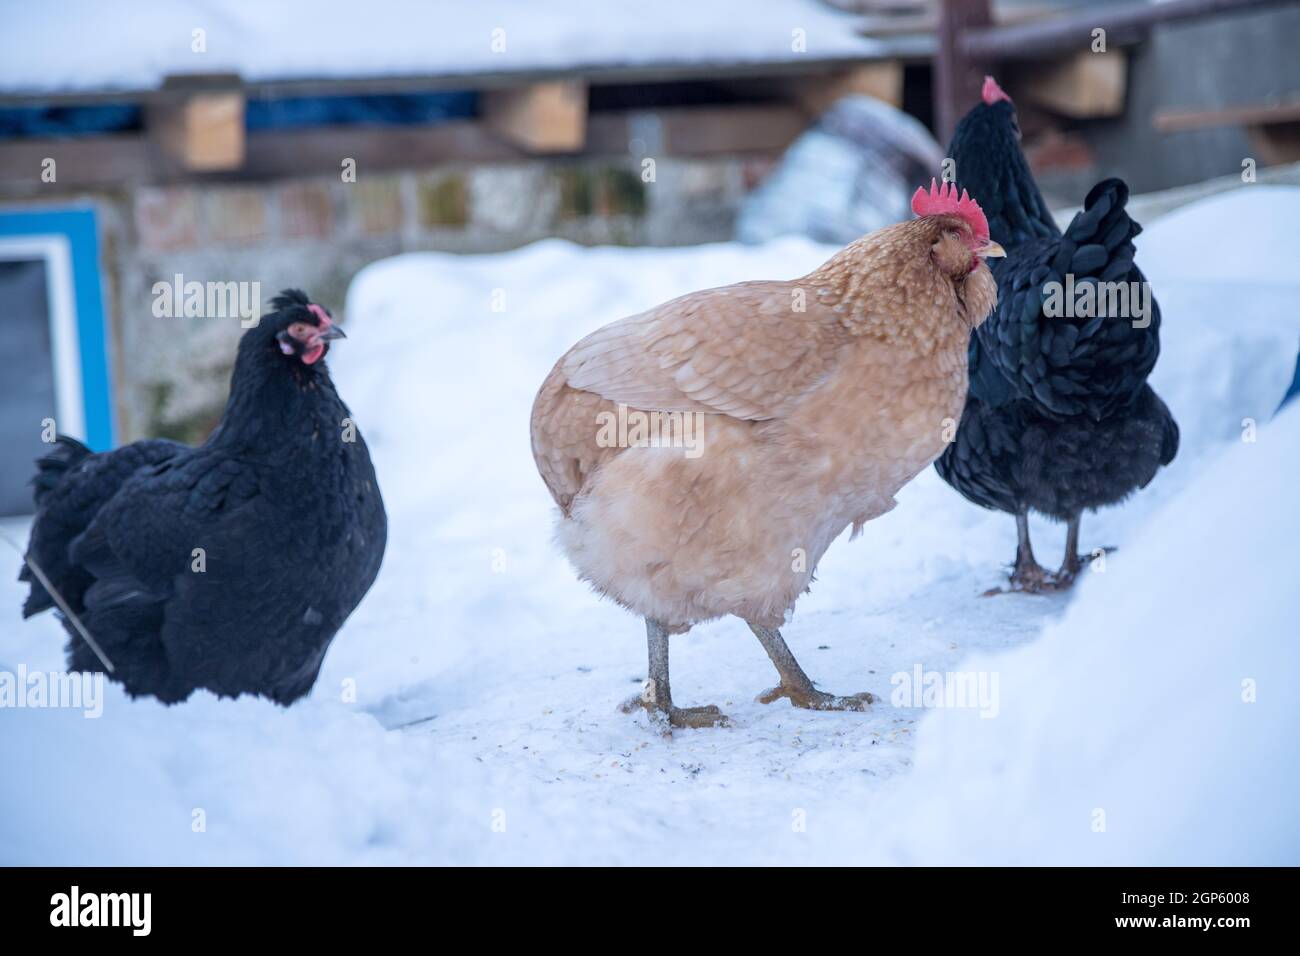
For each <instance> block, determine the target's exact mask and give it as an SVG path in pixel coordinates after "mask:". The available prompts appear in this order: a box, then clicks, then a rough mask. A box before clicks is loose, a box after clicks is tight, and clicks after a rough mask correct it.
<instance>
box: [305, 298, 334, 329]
mask: <svg viewBox="0 0 1300 956" xmlns="http://www.w3.org/2000/svg"><path fill="white" fill-rule="evenodd" d="M307 311H308V312H310V313H311V314H312V315H314V316H316V320H317V321H318V322H320V324H321V325H330V324H332V323H333V319H331V318H330V317H329V316H328V315H326V314H325V310H324V309H322V308H321V307H320V306H319V305H317V304H316V303H315V302H313V303H311V305H309V306H307Z"/></svg>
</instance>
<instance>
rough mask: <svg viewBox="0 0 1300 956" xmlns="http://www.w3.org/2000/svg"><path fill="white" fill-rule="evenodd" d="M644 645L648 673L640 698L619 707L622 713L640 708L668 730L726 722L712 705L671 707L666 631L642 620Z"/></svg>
mask: <svg viewBox="0 0 1300 956" xmlns="http://www.w3.org/2000/svg"><path fill="white" fill-rule="evenodd" d="M645 633H646V646H647V648H648V650H649V674H648V676H647V677H646V682H645V687H644V688H643V689H642V691H641V694H640V696H637V697H633V698H632V699H631V700H629V701H627V702H626V703H625V704H623V712H624V713H631V712H632V711H634V710H636V709H637V708H644V709H645V710H647V711H649V712H650V715H651V716H652V717H655V718H658V719H659V720H662V721H666V722H667V723H668V725H669V726H670V727H716V726H719V725H722V724H726V723H727V715H726V714H724V713H722V711H720V710H718V708H716V707H713V706H708V707H674V706H673V692H672V687H671V686H670V685H669V683H668V629H667V628H665V627H664V626H663V625H662V624H660V623H659V622H658V621H652V620H650V618H646V622H645Z"/></svg>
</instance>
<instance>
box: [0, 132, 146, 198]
mask: <svg viewBox="0 0 1300 956" xmlns="http://www.w3.org/2000/svg"><path fill="white" fill-rule="evenodd" d="M47 158H48V159H53V160H54V162H55V175H56V178H55V181H54V182H53V183H44V182H42V180H41V168H42V167H41V164H42V163H43V162H44V161H45V160H46V159H47ZM153 171H154V157H153V148H152V145H151V144H150V143H149V141H148V140H147V139H146V138H145V137H143V136H140V135H139V134H136V133H115V134H111V135H108V136H87V137H73V138H61V139H12V140H6V141H3V142H0V186H3V187H4V188H5V190H6V192H17V193H23V192H28V191H42V192H48V191H52V190H59V191H63V190H66V189H76V188H79V187H85V186H122V185H130V184H133V183H139V182H148V181H149V180H150V179H151V178H152V176H153Z"/></svg>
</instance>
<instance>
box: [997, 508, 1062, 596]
mask: <svg viewBox="0 0 1300 956" xmlns="http://www.w3.org/2000/svg"><path fill="white" fill-rule="evenodd" d="M1076 531H1077V528H1076ZM1011 590H1012V591H1024V592H1026V593H1028V594H1042V593H1044V592H1047V591H1055V590H1056V577H1055V575H1053V574H1052V573H1051V572H1049V571H1048V570H1046V569H1045V568H1044V567H1043V566H1042V565H1040V564H1039V563H1038V560H1037V559H1036V558H1035V557H1034V548H1033V545H1031V544H1030V543H1029V509H1028V508H1021V509H1020V510H1019V511H1017V512H1016V566H1015V568H1014V569H1013V570H1012V572H1011ZM989 593H992V594H996V593H998V592H996V591H992V592H989Z"/></svg>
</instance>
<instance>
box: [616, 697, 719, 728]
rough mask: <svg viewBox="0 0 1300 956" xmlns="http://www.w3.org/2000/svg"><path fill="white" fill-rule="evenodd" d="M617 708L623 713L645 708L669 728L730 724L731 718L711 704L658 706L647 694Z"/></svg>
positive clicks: (654, 718) (651, 715) (657, 720)
mask: <svg viewBox="0 0 1300 956" xmlns="http://www.w3.org/2000/svg"><path fill="white" fill-rule="evenodd" d="M619 709H620V710H622V711H623V713H625V714H633V713H636V711H637V710H645V711H646V712H647V713H648V714H649V715H650V719H651V720H653V721H656V722H659V723H665V722H666V723H667V725H668V726H669V727H670V728H672V727H676V728H678V729H683V728H685V729H698V728H701V727H730V726H731V718H729V717H728V716H727V715H726V714H724V713H723V712H722V711H720V710H719V709H718V708H717V707H715V706H714V705H713V704H708V705H706V706H704V707H674V706H673V705H672V703H671V702H669V704H668V706H667V707H660V706H658V705H657V704H656V703H655V702H654V701H653V700H649V699H647V695H645V694H638V695H637V696H636V697H633V698H630V699H629V700H627V701H625V702H624V703H623V705H622V706H621V707H620V708H619Z"/></svg>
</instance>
